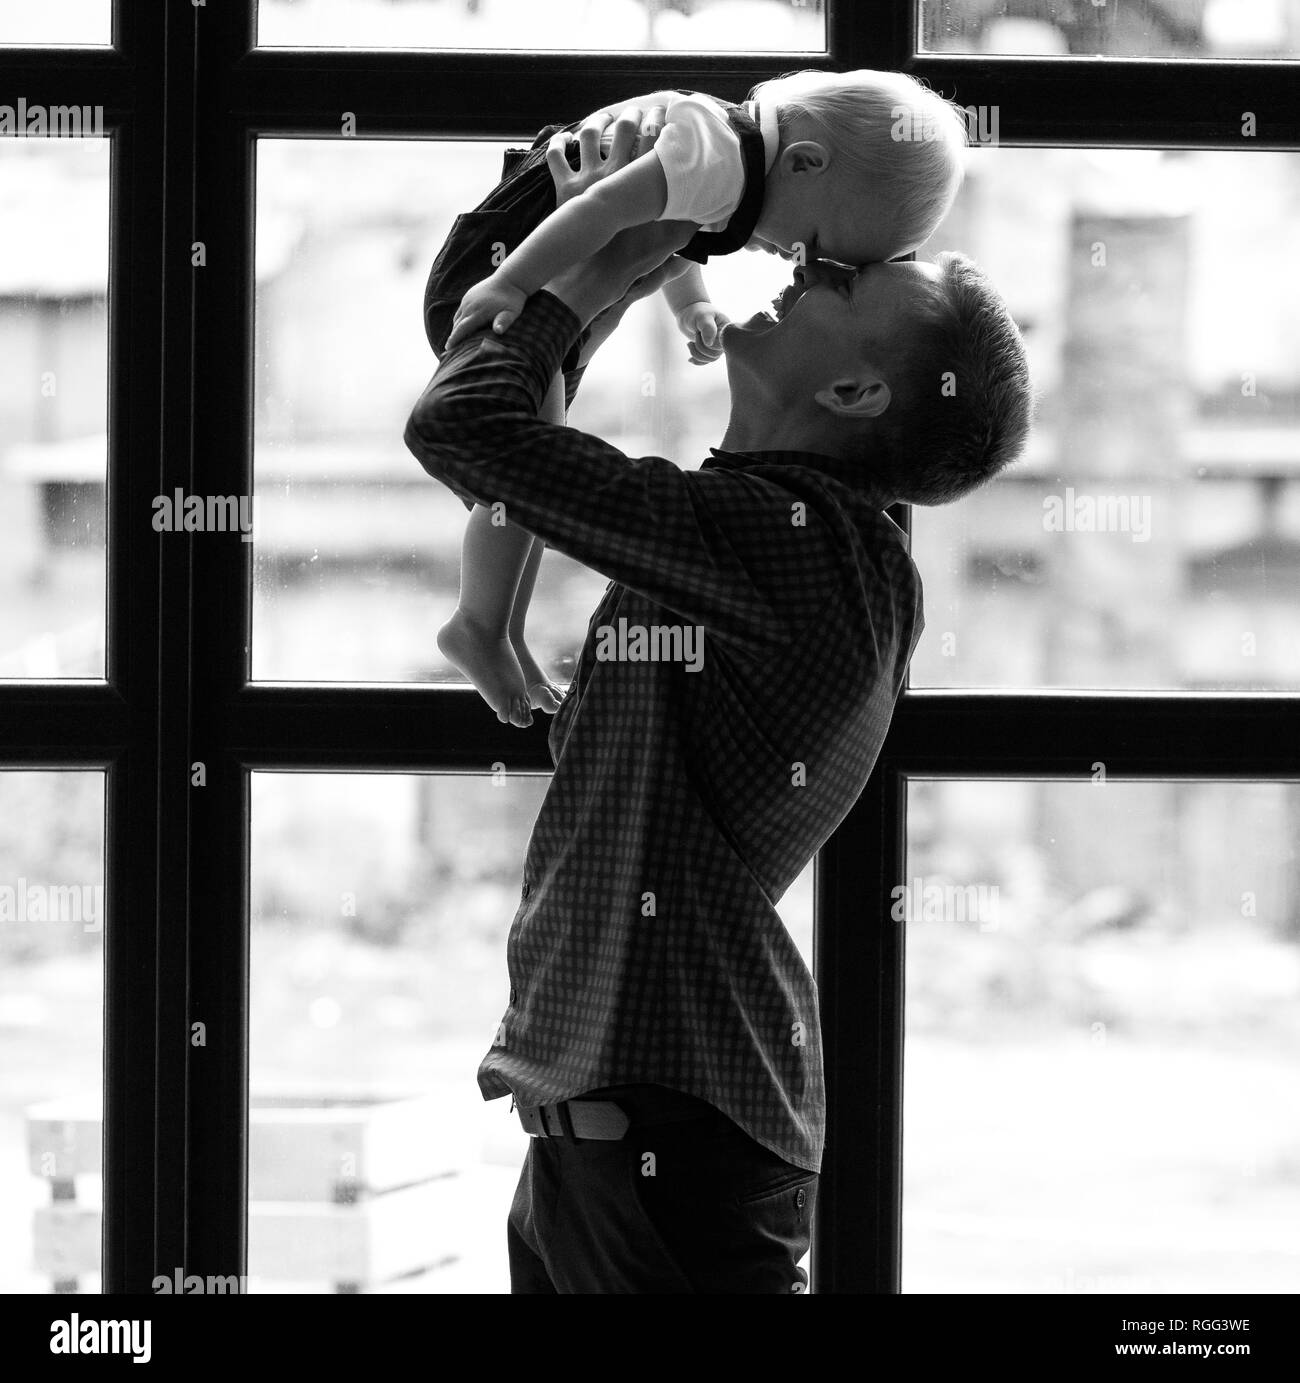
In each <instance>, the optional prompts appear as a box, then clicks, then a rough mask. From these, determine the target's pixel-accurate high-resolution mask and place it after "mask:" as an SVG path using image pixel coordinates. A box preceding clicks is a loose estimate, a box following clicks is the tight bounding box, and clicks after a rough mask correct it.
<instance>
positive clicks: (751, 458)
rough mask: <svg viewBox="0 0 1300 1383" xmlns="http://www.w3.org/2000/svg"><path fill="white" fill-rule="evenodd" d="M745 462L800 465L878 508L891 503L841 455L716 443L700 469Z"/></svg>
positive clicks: (860, 467) (744, 464) (742, 467)
mask: <svg viewBox="0 0 1300 1383" xmlns="http://www.w3.org/2000/svg"><path fill="white" fill-rule="evenodd" d="M749 466H802V467H804V468H805V469H806V470H813V471H820V472H821V473H822V474H823V475H828V476H830V477H831V479H832V480H838V481H840V482H841V483H843V484H845V485H847V486H849V487H850V489H853V490H856V491H858V493H859V494H861V495H863V496H864V497H865V498H867V499H869V500H871V501H872V503H873V504H876V505H878V506H879V507H880V508H881V509H884V508H885V507H886V506H888V505H890V504H892V503H894V500H893V499H892V497H890V496H889V495H886V494H885V493H884V492H883V491H882V490H881V488H880V486H879V485H878V484H876V482H875V481H874V480H872V479H871V478H870V477H869V476H868V475H867V474H866V473H865V472H864V469H863V465H862V463H861V462H860V461H849V460H846V459H845V458H844V457H842V456H823V455H822V454H821V453H820V452H815V451H722V450H720V449H719V448H718V447H710V448H709V455H708V457H707V458H706V459H705V461H704V462H703V464H702V465H701V466H700V469H701V470H714V469H721V470H729V471H739V470H745V469H746V468H747V467H749Z"/></svg>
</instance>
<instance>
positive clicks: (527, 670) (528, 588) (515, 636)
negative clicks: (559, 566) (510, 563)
mask: <svg viewBox="0 0 1300 1383" xmlns="http://www.w3.org/2000/svg"><path fill="white" fill-rule="evenodd" d="M545 548H546V544H545V543H544V542H542V540H541V539H540V538H534V539H533V545H532V547H531V548H530V549H529V552H528V557H527V559H526V560H525V562H524V569H523V572H522V573H521V575H520V577H519V585H518V586H517V587H516V588H515V608H514V609H513V610H512V611H511V612H510V646H511V647H512V648H513V649H514V651H515V657H516V658H518V659H519V666H520V668H521V669H522V671H523V674H524V685H525V686H526V687H527V688H528V704H529V705H530V706H533V707H535V708H536V709H537V710H539V711H545V712H546V713H547V715H554V714H555V712H556V711H558V710H559V709H560V702H561V701H563V700H564V693H563V692H562V691H561V690H560V688H559V687H557V686H556V685H555V683H554V682H552V681H551V679H550V678H549V677H548V676H547V675H546V673H545V672H544V671H543V669H542V665H541V664H540V663H539V662H538V661H537V659H536V658H534V657H533V655H532V653H531V652H530V651H529V648H528V645H527V644H526V643H525V642H524V621H525V620H526V619H527V618H528V604H529V602H530V601H531V600H532V597H533V586H534V584H535V583H536V581H537V568H538V567H539V566H540V565H541V561H542V553H543V551H545Z"/></svg>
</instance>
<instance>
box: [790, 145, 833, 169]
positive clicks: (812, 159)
mask: <svg viewBox="0 0 1300 1383" xmlns="http://www.w3.org/2000/svg"><path fill="white" fill-rule="evenodd" d="M830 161H831V156H830V150H828V149H827V148H826V146H825V145H824V144H819V143H818V142H817V141H816V140H815V139H800V140H798V141H797V142H796V143H794V144H787V145H786V146H785V148H784V149H782V150H781V167H782V168H783V169H784V170H785V171H786V172H787V173H822V172H825V170H826V169H827V168H828V167H829V166H830Z"/></svg>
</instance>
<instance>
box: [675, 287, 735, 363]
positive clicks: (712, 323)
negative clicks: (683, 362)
mask: <svg viewBox="0 0 1300 1383" xmlns="http://www.w3.org/2000/svg"><path fill="white" fill-rule="evenodd" d="M730 321H731V318H730V317H728V316H727V314H726V313H725V312H723V311H722V309H721V308H718V307H714V305H713V304H712V303H710V302H698V303H687V304H686V306H685V307H684V308H682V310H681V311H680V312H679V313H678V314H677V325H678V327H679V328H680V330H681V333H682V335H683V336H685V337H687V338H688V339H689V341H690V345H689V346H688V347H687V348H686V349H687V351H688V353H689V354H690V357H691V364H692V365H707V364H709V362H710V361H712V360H717V359H718V357H719V356H720V355H721V354H722V328H723V327H725V326H726V325H727V324H728V323H729V322H730Z"/></svg>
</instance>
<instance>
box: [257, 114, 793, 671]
mask: <svg viewBox="0 0 1300 1383" xmlns="http://www.w3.org/2000/svg"><path fill="white" fill-rule="evenodd" d="M505 147H507V146H506V145H503V144H495V143H486V142H472V143H471V142H465V143H454V142H438V143H413V142H409V141H404V142H398V141H353V140H335V141H313V140H270V141H267V140H264V141H262V142H260V143H259V145H258V202H257V336H256V352H257V375H256V379H257V398H256V413H255V422H254V425H255V433H254V438H255V442H254V445H255V454H254V477H255V490H254V497H253V500H254V502H253V513H254V515H255V516H256V520H255V523H254V525H253V530H254V533H255V542H254V593H253V675H254V677H256V678H259V679H262V678H265V679H269V680H283V681H293V680H319V681H357V682H364V681H389V682H392V681H429V682H461V681H463V679H462V678H461V676H460V674H459V673H458V672H457V671H456V670H455V669H454V668H453V667H452V666H451V665H450V664H449V663H448V662H447V661H446V660H445V659H444V658H443V657H442V655H441V653H440V652H439V650H438V647H437V644H436V643H435V641H434V637H435V634H436V633H437V630H438V628H439V627H440V625H441V624H442V623H443V622H444V621H445V620H446V619H447V618H448V616H449V615H450V614H451V612H452V610H453V609H454V608H455V604H456V597H457V593H458V590H459V572H460V546H461V540H462V537H463V535H464V531H465V521H466V518H467V517H468V514H467V511H466V509H465V508H464V506H463V505H462V504H461V503H460V501H459V500H458V499H456V497H455V496H454V495H452V493H451V492H450V491H449V490H448V489H446V488H445V487H444V486H442V485H440V484H438V483H437V482H436V481H434V480H432V479H431V478H430V477H429V476H428V475H427V474H426V473H425V471H424V470H423V469H422V468H421V467H420V465H419V463H418V462H417V461H416V460H415V459H414V457H412V455H411V454H410V452H409V451H407V449H406V446H405V444H404V443H403V441H402V433H403V430H404V428H405V426H406V420H407V418H408V416H409V415H410V411H411V409H412V407H413V406H414V404H415V401H416V399H417V398H419V396H420V393H421V391H422V390H423V389H424V387H425V386H426V385H427V384H428V382H429V379H430V377H431V376H432V374H433V371H434V370H435V368H436V367H437V361H436V360H435V358H434V356H433V355H432V353H431V352H430V350H429V344H428V341H427V340H426V339H425V335H424V325H423V298H424V285H425V280H426V278H427V277H428V273H429V266H430V264H431V263H432V261H433V257H434V255H435V254H436V253H437V250H438V248H439V246H440V245H441V244H442V241H443V239H444V238H445V236H446V234H447V232H448V230H449V229H450V227H451V223H452V221H453V219H454V218H455V216H456V214H457V213H458V212H460V211H463V210H465V209H466V208H468V207H473V206H474V205H476V204H477V203H478V202H480V201H481V200H482V199H483V197H484V196H486V194H487V192H488V191H489V190H490V189H491V188H492V186H493V185H494V184H495V183H496V181H497V179H498V177H499V175H500V170H501V153H502V150H503V148H505ZM715 266H716V267H715ZM707 272H708V281H709V284H710V288H711V290H712V291H713V294H714V297H715V299H716V300H717V301H718V303H719V304H720V306H722V307H723V308H724V310H726V311H728V312H730V313H731V314H732V315H733V316H742V317H746V316H749V315H750V313H752V312H753V310H754V308H755V307H757V306H758V305H760V304H763V303H766V301H767V300H768V299H769V298H770V297H771V296H772V294H773V293H774V292H775V291H776V289H777V288H778V287H779V286H781V284H782V283H788V282H789V269H788V267H787V266H786V265H785V264H784V263H783V262H782V261H781V260H779V259H777V258H775V257H773V256H769V255H762V254H733V255H728V256H726V257H725V258H723V259H721V260H715V261H713V262H711V263H710V265H709V266H708V271H707ZM746 303H748V304H749V306H748V307H746V306H744V304H746ZM726 416H727V383H726V376H725V374H724V373H723V366H722V364H721V363H718V364H716V365H715V366H713V367H711V368H703V369H701V368H697V367H695V366H692V365H690V364H689V362H688V360H687V354H686V343H685V341H684V339H683V338H682V337H681V336H680V335H679V334H678V332H677V328H676V327H675V326H674V325H673V323H672V320H671V317H670V315H669V313H668V309H667V307H666V306H665V305H664V304H663V302H662V301H658V300H655V299H647V300H646V301H645V302H642V303H638V304H636V305H635V306H634V307H633V308H632V309H631V310H630V311H629V313H628V315H627V316H626V317H625V318H624V321H623V324H622V325H621V327H620V328H619V331H618V332H617V333H616V334H615V335H614V336H613V337H611V339H610V340H609V341H608V342H607V343H606V344H605V346H604V347H603V348H602V349H601V351H600V352H599V353H598V354H597V356H596V357H595V359H594V360H593V362H592V364H591V366H590V367H589V369H588V371H587V374H586V377H585V379H584V381H583V385H582V388H581V390H580V391H579V393H578V397H577V400H576V402H575V405H574V408H573V410H572V412H571V413H570V415H569V421H570V424H571V425H572V426H574V427H578V428H582V429H584V430H587V431H591V432H594V433H597V434H598V435H599V436H601V437H603V438H605V439H606V440H607V441H609V442H611V443H612V444H613V445H615V446H617V447H620V448H622V449H623V450H624V451H626V452H628V453H629V454H631V455H634V456H640V455H645V454H647V453H657V454H660V455H664V456H668V457H671V458H673V459H674V460H680V461H683V462H685V463H686V464H687V465H688V466H695V465H697V464H698V463H699V462H700V461H701V460H703V458H704V457H705V456H706V455H707V453H708V448H709V447H710V446H713V445H716V443H717V442H718V441H719V440H720V439H721V437H722V433H723V429H724V425H725V422H726ZM605 584H606V583H605V579H604V578H603V577H601V576H599V575H597V574H595V573H593V572H591V571H588V570H587V569H585V568H583V567H581V566H579V565H578V564H577V563H574V562H572V561H570V560H569V559H567V558H565V557H563V556H561V555H559V554H556V553H553V552H548V553H547V554H546V555H545V556H544V558H543V560H542V563H541V569H540V575H539V578H538V583H537V589H536V590H535V592H534V594H533V600H532V603H531V606H530V613H529V620H528V641H529V645H530V647H531V649H532V652H533V653H534V655H535V656H536V657H537V658H538V659H539V661H540V662H541V663H542V664H543V665H544V666H545V667H546V668H547V670H548V671H549V672H550V673H551V675H552V676H554V677H558V678H559V679H560V680H561V681H566V680H567V679H568V677H569V676H570V675H571V673H572V670H573V667H574V665H575V662H576V654H577V650H578V648H579V647H580V645H581V641H582V637H583V634H584V631H585V629H586V624H587V620H588V619H589V618H590V615H591V612H592V610H593V609H594V608H595V606H596V605H597V603H598V602H599V600H600V597H601V595H602V594H603V593H604V589H605Z"/></svg>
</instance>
